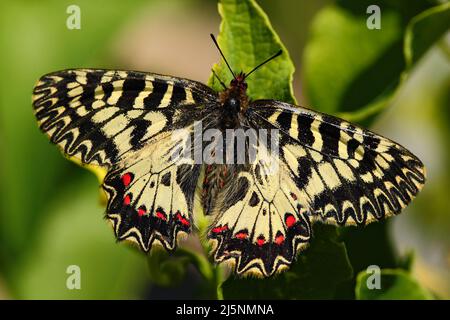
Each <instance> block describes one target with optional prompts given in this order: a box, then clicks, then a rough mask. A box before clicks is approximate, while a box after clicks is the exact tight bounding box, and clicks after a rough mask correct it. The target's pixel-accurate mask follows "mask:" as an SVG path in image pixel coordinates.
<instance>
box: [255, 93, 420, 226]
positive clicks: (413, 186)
mask: <svg viewBox="0 0 450 320" xmlns="http://www.w3.org/2000/svg"><path fill="white" fill-rule="evenodd" d="M249 117H250V118H251V119H252V120H251V121H254V122H255V123H258V124H259V125H261V126H267V125H269V126H271V127H273V128H278V129H280V132H281V133H282V134H281V140H280V145H281V147H280V158H281V161H282V162H283V163H285V164H286V167H287V168H289V176H290V178H292V179H293V181H294V182H295V185H296V187H297V188H298V190H299V198H300V200H301V202H302V204H303V205H304V206H305V207H307V208H308V214H309V215H311V216H312V218H317V219H320V220H323V221H326V222H331V223H336V224H339V225H354V224H357V225H363V224H366V223H369V222H371V221H374V220H380V219H382V218H384V217H386V216H391V215H394V214H398V213H399V212H400V211H401V210H402V209H403V208H404V207H405V206H406V205H407V204H408V203H409V202H410V201H411V200H412V199H413V198H414V197H415V196H416V194H417V193H418V192H419V190H420V189H421V188H422V186H423V184H424V182H425V168H424V166H423V164H422V162H421V161H420V160H419V159H418V158H417V157H416V156H414V155H413V154H412V153H411V152H409V151H408V150H407V149H406V148H404V147H402V146H401V145H399V144H397V143H395V142H393V141H391V140H389V139H387V138H385V137H382V136H380V135H377V134H375V133H373V132H371V131H368V130H364V129H362V128H360V127H358V126H355V125H353V124H350V123H348V122H346V121H344V120H342V119H339V118H335V117H332V116H329V115H326V114H322V113H318V112H314V111H312V110H309V109H305V108H301V107H295V106H292V105H289V104H286V103H281V102H276V101H256V102H254V103H253V104H252V106H251V107H250V109H249Z"/></svg>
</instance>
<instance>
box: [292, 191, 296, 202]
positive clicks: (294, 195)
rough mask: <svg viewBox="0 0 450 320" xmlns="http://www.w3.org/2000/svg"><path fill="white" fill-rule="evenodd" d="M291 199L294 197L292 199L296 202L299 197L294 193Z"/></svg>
mask: <svg viewBox="0 0 450 320" xmlns="http://www.w3.org/2000/svg"><path fill="white" fill-rule="evenodd" d="M291 197H292V199H294V200H295V201H296V200H297V195H296V194H295V193H293V192H291Z"/></svg>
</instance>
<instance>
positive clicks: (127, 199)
mask: <svg viewBox="0 0 450 320" xmlns="http://www.w3.org/2000/svg"><path fill="white" fill-rule="evenodd" d="M130 203H131V195H130V194H127V195H126V196H125V198H123V204H124V205H126V206H128V205H129V204H130Z"/></svg>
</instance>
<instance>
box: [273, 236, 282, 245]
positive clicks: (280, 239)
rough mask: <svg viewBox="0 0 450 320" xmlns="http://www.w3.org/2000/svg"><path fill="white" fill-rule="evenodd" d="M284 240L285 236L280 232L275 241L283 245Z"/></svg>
mask: <svg viewBox="0 0 450 320" xmlns="http://www.w3.org/2000/svg"><path fill="white" fill-rule="evenodd" d="M283 242H284V236H283V235H282V234H281V233H280V234H278V235H277V236H276V237H275V243H276V244H277V245H282V244H283Z"/></svg>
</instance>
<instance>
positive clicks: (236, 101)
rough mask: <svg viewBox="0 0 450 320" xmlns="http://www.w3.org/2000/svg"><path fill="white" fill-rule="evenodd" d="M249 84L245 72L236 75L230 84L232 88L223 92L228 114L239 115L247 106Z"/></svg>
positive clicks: (223, 101)
mask: <svg viewBox="0 0 450 320" xmlns="http://www.w3.org/2000/svg"><path fill="white" fill-rule="evenodd" d="M246 92H247V82H245V74H244V73H243V72H241V73H239V74H238V75H236V77H235V78H233V80H231V82H230V87H229V88H227V89H226V90H225V91H224V92H223V99H222V103H223V106H224V108H225V109H226V110H227V112H229V113H231V114H238V113H239V112H240V111H241V110H242V109H243V108H245V107H246V106H247V93H246Z"/></svg>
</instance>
